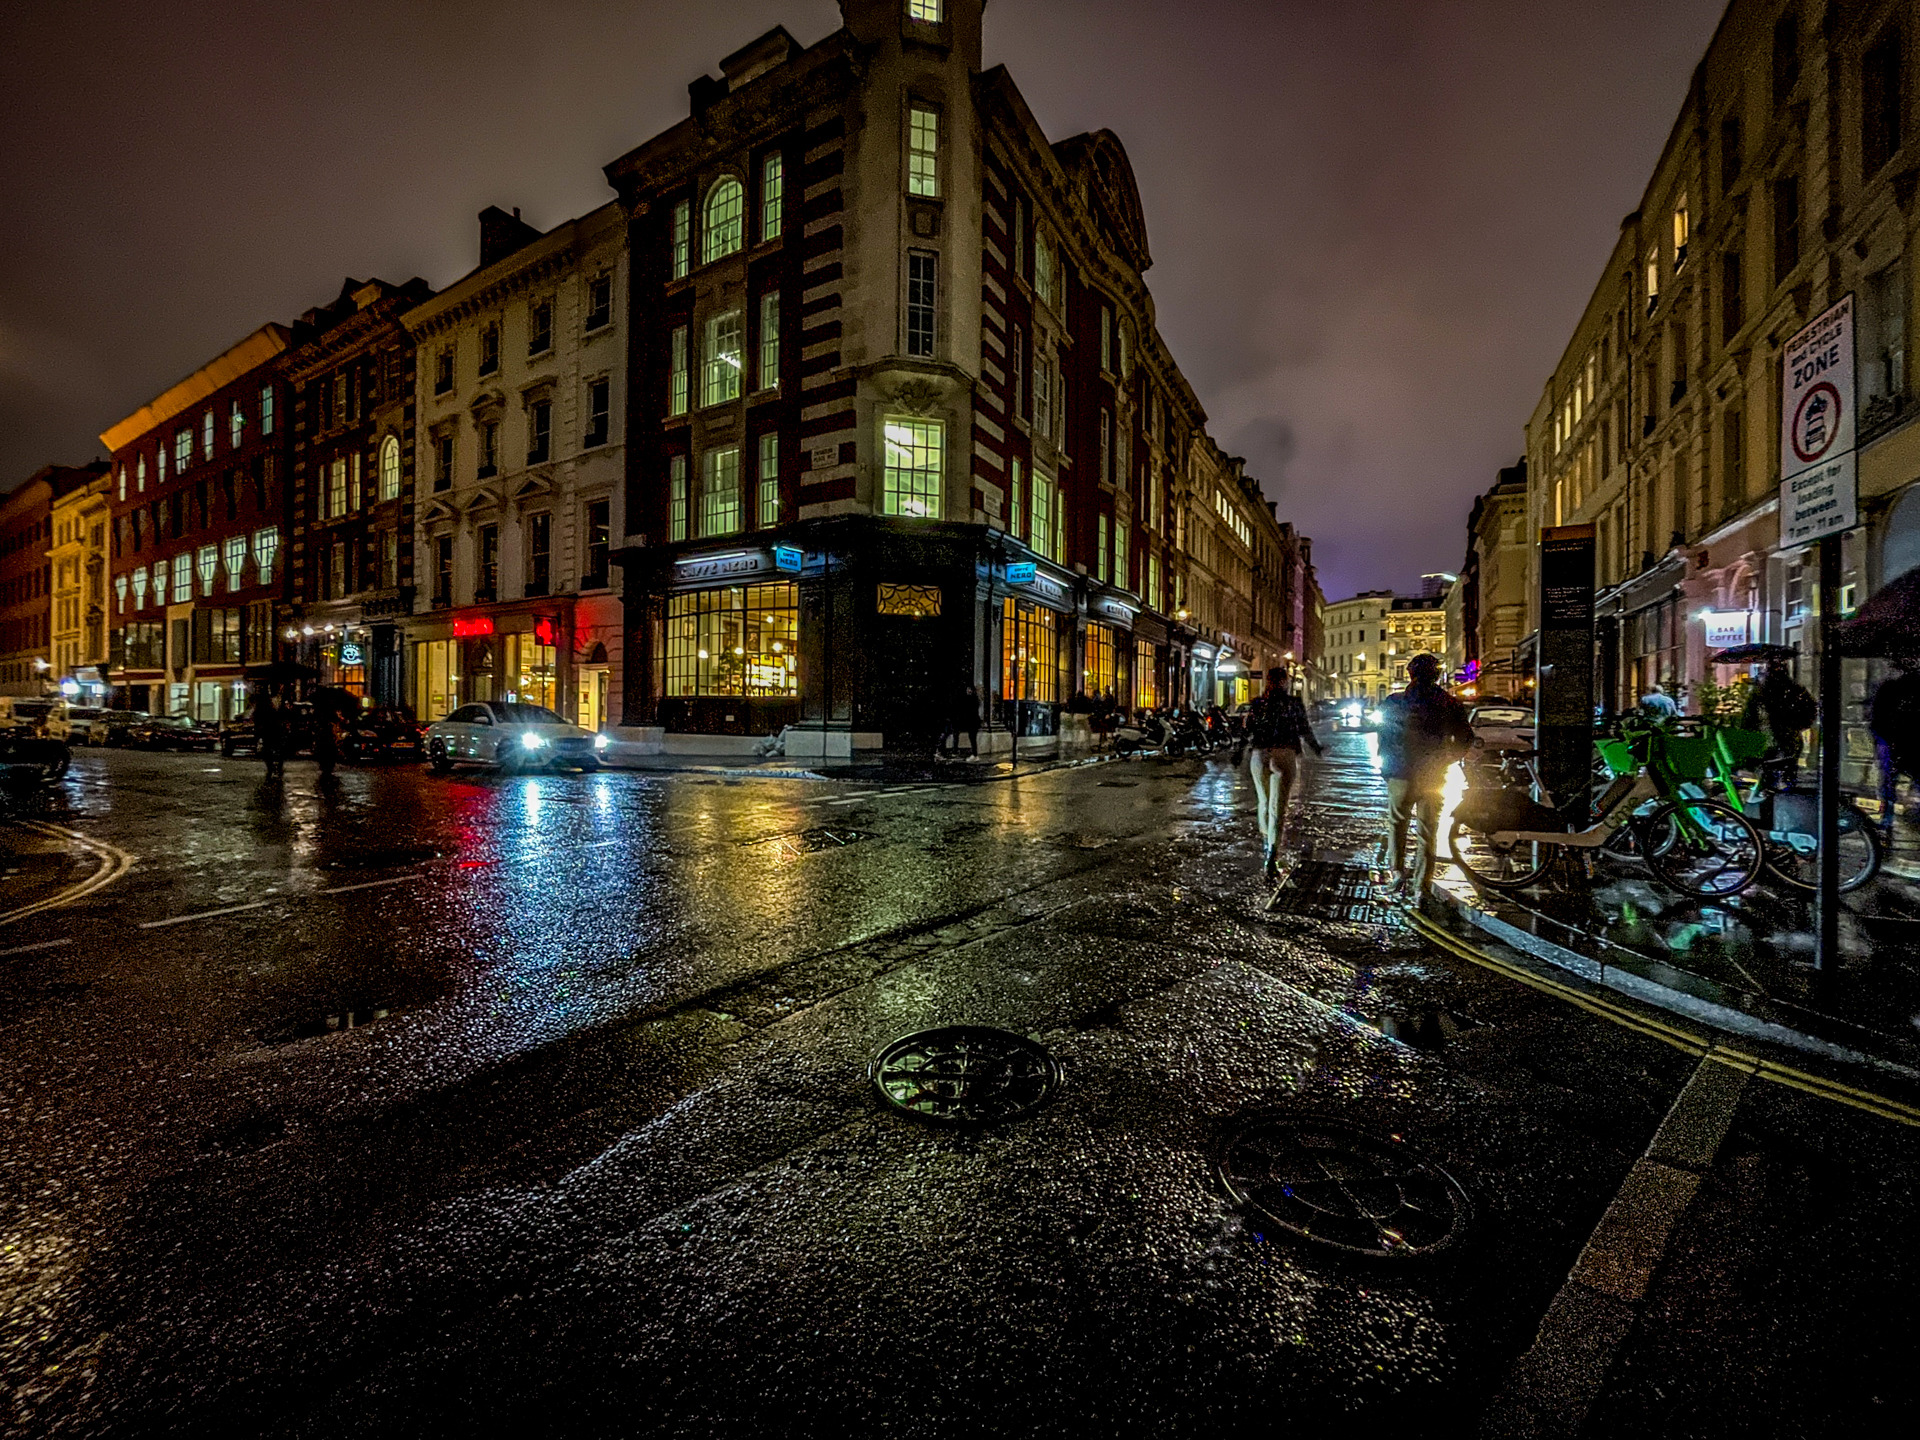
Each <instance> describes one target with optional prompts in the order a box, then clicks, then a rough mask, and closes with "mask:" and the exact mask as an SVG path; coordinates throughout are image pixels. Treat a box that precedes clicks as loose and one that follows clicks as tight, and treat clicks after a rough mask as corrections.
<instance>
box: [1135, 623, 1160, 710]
mask: <svg viewBox="0 0 1920 1440" xmlns="http://www.w3.org/2000/svg"><path fill="white" fill-rule="evenodd" d="M1161 703H1162V702H1161V698H1160V670H1159V667H1158V665H1157V664H1156V663H1155V661H1154V645H1153V642H1152V641H1151V640H1135V641H1134V642H1133V704H1134V708H1135V709H1137V710H1158V709H1159V708H1160V705H1161Z"/></svg>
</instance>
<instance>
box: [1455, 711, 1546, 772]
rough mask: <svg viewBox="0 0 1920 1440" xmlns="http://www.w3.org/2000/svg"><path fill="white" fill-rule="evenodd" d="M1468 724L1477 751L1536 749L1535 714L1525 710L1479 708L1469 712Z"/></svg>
mask: <svg viewBox="0 0 1920 1440" xmlns="http://www.w3.org/2000/svg"><path fill="white" fill-rule="evenodd" d="M1467 724H1469V725H1471V726H1472V727H1473V748H1474V749H1475V750H1481V751H1487V750H1494V751H1498V750H1531V749H1532V748H1533V737H1534V728H1533V711H1531V710H1528V709H1526V708H1525V707H1523V706H1520V705H1476V706H1474V707H1473V709H1471V710H1469V711H1468V712H1467ZM1488 758H1489V759H1492V758H1494V757H1491V756H1489V757H1488Z"/></svg>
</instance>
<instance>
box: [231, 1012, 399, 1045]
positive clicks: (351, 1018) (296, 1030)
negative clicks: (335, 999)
mask: <svg viewBox="0 0 1920 1440" xmlns="http://www.w3.org/2000/svg"><path fill="white" fill-rule="evenodd" d="M406 1013H407V1010H406V1007H404V1006H398V1005H355V1006H353V1007H350V1008H343V1009H339V1010H332V1011H329V1012H328V1013H326V1014H324V1015H315V1016H311V1017H310V1018H308V1019H306V1020H302V1021H300V1022H298V1023H297V1024H294V1025H289V1026H285V1027H283V1028H281V1029H277V1030H265V1031H262V1032H261V1034H260V1042H261V1043H262V1044H263V1045H292V1044H294V1043H295V1042H297V1041H300V1040H315V1039H318V1038H320V1037H321V1036H323V1035H344V1034H346V1033H347V1032H348V1031H349V1030H364V1029H366V1028H367V1027H368V1026H369V1025H377V1024H379V1023H380V1022H381V1021H383V1020H392V1019H394V1018H395V1017H397V1016H400V1015H404V1014H406Z"/></svg>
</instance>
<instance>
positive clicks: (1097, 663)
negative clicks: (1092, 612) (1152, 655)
mask: <svg viewBox="0 0 1920 1440" xmlns="http://www.w3.org/2000/svg"><path fill="white" fill-rule="evenodd" d="M1080 685H1081V689H1082V690H1083V691H1084V692H1085V693H1086V694H1087V695H1088V696H1089V697H1090V698H1094V699H1098V698H1099V697H1100V696H1102V695H1105V694H1106V693H1107V692H1108V691H1112V692H1113V694H1114V695H1115V696H1118V695H1119V694H1120V664H1119V656H1118V654H1117V652H1116V647H1115V644H1114V633H1113V627H1112V626H1110V625H1101V624H1097V623H1094V622H1091V621H1090V622H1088V625H1087V638H1086V663H1085V664H1084V665H1083V666H1082V667H1081V671H1080Z"/></svg>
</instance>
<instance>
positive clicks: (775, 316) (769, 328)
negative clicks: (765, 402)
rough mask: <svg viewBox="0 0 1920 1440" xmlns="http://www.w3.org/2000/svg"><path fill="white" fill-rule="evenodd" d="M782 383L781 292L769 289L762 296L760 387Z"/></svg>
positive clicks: (767, 388)
mask: <svg viewBox="0 0 1920 1440" xmlns="http://www.w3.org/2000/svg"><path fill="white" fill-rule="evenodd" d="M779 383H780V292H779V291H778V290H769V291H768V292H767V293H766V294H765V295H762V296H761V297H760V388H761V389H762V390H771V389H773V387H774V386H776V385H778V384H779Z"/></svg>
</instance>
